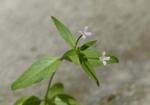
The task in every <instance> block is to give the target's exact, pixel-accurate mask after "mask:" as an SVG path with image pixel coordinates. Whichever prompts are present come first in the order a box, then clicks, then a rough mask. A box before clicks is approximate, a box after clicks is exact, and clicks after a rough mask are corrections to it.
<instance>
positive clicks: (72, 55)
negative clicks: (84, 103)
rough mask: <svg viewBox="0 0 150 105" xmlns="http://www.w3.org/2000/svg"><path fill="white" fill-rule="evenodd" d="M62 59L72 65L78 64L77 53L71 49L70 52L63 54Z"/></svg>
mask: <svg viewBox="0 0 150 105" xmlns="http://www.w3.org/2000/svg"><path fill="white" fill-rule="evenodd" d="M63 58H64V59H65V60H68V61H70V62H73V63H74V64H78V65H79V64H80V61H79V57H78V55H77V52H76V50H75V49H71V50H69V51H67V52H66V53H65V54H64V56H63Z"/></svg>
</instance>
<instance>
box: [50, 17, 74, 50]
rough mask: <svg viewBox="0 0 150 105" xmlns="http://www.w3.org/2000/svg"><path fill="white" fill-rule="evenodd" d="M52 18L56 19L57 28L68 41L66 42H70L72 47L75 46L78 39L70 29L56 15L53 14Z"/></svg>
mask: <svg viewBox="0 0 150 105" xmlns="http://www.w3.org/2000/svg"><path fill="white" fill-rule="evenodd" d="M51 18H52V20H53V21H54V23H55V26H56V28H57V30H58V31H59V33H60V35H61V36H62V37H63V39H64V40H65V41H66V43H67V44H69V46H70V47H72V48H74V47H75V43H76V41H75V38H74V37H73V35H72V33H71V32H70V30H69V29H68V28H67V27H66V26H65V25H64V24H63V23H61V22H60V21H59V20H58V19H56V18H55V17H53V16H52V17H51Z"/></svg>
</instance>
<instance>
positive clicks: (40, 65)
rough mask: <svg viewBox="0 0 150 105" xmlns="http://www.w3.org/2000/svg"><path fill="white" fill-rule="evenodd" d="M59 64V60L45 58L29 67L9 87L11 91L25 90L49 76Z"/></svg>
mask: <svg viewBox="0 0 150 105" xmlns="http://www.w3.org/2000/svg"><path fill="white" fill-rule="evenodd" d="M59 64H60V60H59V58H56V57H47V58H43V59H40V60H38V61H37V62H35V63H34V64H32V65H31V67H29V69H27V70H26V71H25V72H24V73H23V74H22V75H21V76H20V77H19V78H18V79H17V80H16V81H15V82H14V83H13V84H12V86H11V88H12V90H16V89H19V88H25V87H27V86H30V85H32V84H35V83H37V82H40V81H41V80H43V79H45V78H47V77H48V76H50V75H51V74H52V73H53V72H55V71H56V69H57V67H58V65H59Z"/></svg>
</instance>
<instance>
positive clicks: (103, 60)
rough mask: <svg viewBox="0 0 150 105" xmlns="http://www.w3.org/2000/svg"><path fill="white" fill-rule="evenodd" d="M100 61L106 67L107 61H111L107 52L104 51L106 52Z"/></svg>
mask: <svg viewBox="0 0 150 105" xmlns="http://www.w3.org/2000/svg"><path fill="white" fill-rule="evenodd" d="M99 60H100V61H101V62H102V63H103V65H104V66H106V65H107V61H109V60H110V57H109V56H106V52H105V51H104V52H103V53H102V56H101V57H99Z"/></svg>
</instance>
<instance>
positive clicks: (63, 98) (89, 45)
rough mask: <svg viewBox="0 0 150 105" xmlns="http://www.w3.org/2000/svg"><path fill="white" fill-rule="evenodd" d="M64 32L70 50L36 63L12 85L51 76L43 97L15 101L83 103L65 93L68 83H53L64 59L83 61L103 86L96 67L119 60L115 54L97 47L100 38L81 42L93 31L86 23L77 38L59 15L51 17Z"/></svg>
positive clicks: (40, 104)
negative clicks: (64, 84) (59, 55)
mask: <svg viewBox="0 0 150 105" xmlns="http://www.w3.org/2000/svg"><path fill="white" fill-rule="evenodd" d="M51 18H52V20H53V22H54V24H55V26H56V28H57V30H58V31H59V34H60V36H61V37H62V38H63V39H64V40H65V42H66V43H67V44H68V45H69V50H68V51H66V52H65V53H64V54H63V55H62V56H61V57H52V56H49V57H45V58H42V59H39V60H38V61H36V62H35V63H33V64H32V65H31V66H30V67H29V68H28V69H27V70H26V71H25V72H24V73H23V74H22V75H21V76H20V77H19V78H18V79H17V80H15V81H14V82H13V83H12V85H11V89H12V90H13V91H15V90H17V89H21V88H26V87H28V86H31V85H33V84H35V83H38V82H40V81H42V80H44V79H47V78H50V79H49V82H48V86H47V90H46V93H45V96H44V98H43V99H40V98H38V97H37V96H34V95H31V96H23V97H21V98H19V99H18V100H17V101H16V102H15V104H14V105H80V104H79V102H78V101H77V100H76V99H75V98H73V97H72V96H70V95H68V94H65V93H64V86H63V84H62V83H54V84H52V80H53V77H54V76H55V73H56V71H57V67H58V66H59V65H60V63H61V62H62V61H63V60H66V61H69V62H71V63H74V64H76V65H80V66H81V68H82V70H84V72H85V73H86V74H87V76H89V77H90V79H92V80H93V81H95V82H96V84H97V86H99V80H98V78H97V76H96V72H95V70H94V68H95V67H97V66H103V65H105V66H106V64H113V63H118V59H117V57H115V56H112V55H110V54H106V53H105V52H103V53H101V51H99V50H97V49H96V48H94V47H93V45H94V44H96V40H92V41H88V42H86V43H84V44H82V45H80V44H79V42H80V39H81V38H83V39H86V37H88V36H91V35H92V33H91V32H89V31H88V27H87V26H86V27H85V28H84V29H83V30H81V31H79V33H80V36H79V37H78V38H75V37H74V36H73V34H72V33H71V31H70V30H69V29H68V28H67V27H66V26H65V25H64V24H63V23H62V22H61V21H59V20H58V19H56V18H55V17H53V16H52V17H51Z"/></svg>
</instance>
